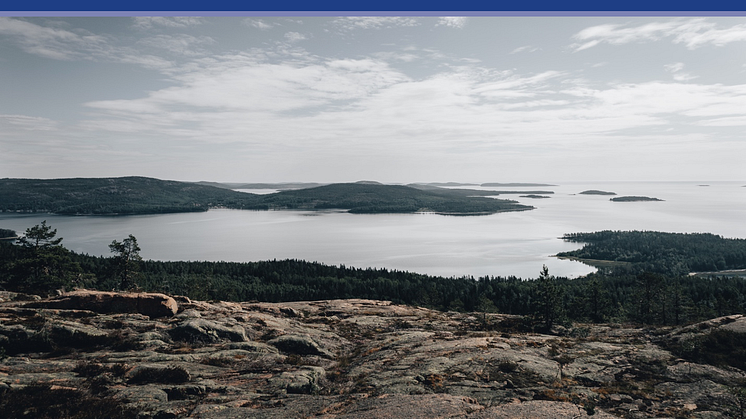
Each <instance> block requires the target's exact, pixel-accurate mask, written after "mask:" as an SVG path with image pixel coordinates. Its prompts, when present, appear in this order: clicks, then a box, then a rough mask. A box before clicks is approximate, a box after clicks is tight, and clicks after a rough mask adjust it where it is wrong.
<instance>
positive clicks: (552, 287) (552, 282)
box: [535, 265, 562, 330]
mask: <svg viewBox="0 0 746 419" xmlns="http://www.w3.org/2000/svg"><path fill="white" fill-rule="evenodd" d="M535 287H536V302H535V314H536V315H537V317H538V318H539V320H540V321H541V323H542V325H543V327H544V329H545V330H549V329H551V328H552V326H554V323H555V322H557V320H559V318H560V317H561V314H562V288H561V287H560V286H559V285H558V284H557V280H556V279H555V278H554V276H552V275H549V268H547V266H546V265H544V266H543V268H542V270H541V272H540V274H539V278H538V279H537V280H536V285H535Z"/></svg>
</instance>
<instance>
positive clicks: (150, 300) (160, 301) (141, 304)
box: [26, 290, 179, 318]
mask: <svg viewBox="0 0 746 419" xmlns="http://www.w3.org/2000/svg"><path fill="white" fill-rule="evenodd" d="M26 306H27V307H39V308H56V309H66V310H90V311H93V312H96V313H102V314H107V313H140V314H144V315H146V316H149V317H153V318H158V317H171V316H173V315H175V314H176V312H177V311H178V309H179V306H178V305H177V304H176V300H174V299H173V298H171V297H169V296H167V295H165V294H157V293H135V292H122V293H120V292H106V291H92V290H78V291H72V292H69V293H66V294H63V295H61V296H59V297H57V298H54V299H51V300H46V301H39V302H33V303H30V304H26Z"/></svg>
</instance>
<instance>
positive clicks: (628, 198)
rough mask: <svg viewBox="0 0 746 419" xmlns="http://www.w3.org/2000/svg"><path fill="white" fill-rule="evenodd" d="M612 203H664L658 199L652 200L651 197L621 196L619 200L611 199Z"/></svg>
mask: <svg viewBox="0 0 746 419" xmlns="http://www.w3.org/2000/svg"><path fill="white" fill-rule="evenodd" d="M610 201H614V202H646V201H663V200H662V199H658V198H651V197H649V196H620V197H617V198H611V199H610Z"/></svg>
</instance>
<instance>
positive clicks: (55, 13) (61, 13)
mask: <svg viewBox="0 0 746 419" xmlns="http://www.w3.org/2000/svg"><path fill="white" fill-rule="evenodd" d="M0 16H10V17H131V16H202V17H211V16H216V17H217V16H257V17H272V16H275V17H282V16H287V17H291V16H296V17H302V16H309V17H313V16H317V17H324V16H330V17H333V16H413V17H416V16H420V17H429V16H464V17H476V16H506V17H510V16H515V17H520V16H524V17H531V16H536V17H541V16H547V17H549V16H558V17H562V16H564V17H586V16H588V17H592V16H608V17H614V16H619V17H644V16H651V17H655V16H662V17H709V16H713V17H715V16H746V10H700V11H692V10H575V11H568V10H544V11H535V10H523V11H513V10H480V11H473V10H468V11H463V10H452V11H445V10H443V11H430V10H422V11H411V10H408V11H391V10H388V11H377V10H365V11H360V10H345V11H339V10H328V11H326V10H325V11H319V10H295V11H288V10H274V11H268V10H221V11H216V10H173V11H166V10H142V9H140V10H43V11H40V10H0Z"/></svg>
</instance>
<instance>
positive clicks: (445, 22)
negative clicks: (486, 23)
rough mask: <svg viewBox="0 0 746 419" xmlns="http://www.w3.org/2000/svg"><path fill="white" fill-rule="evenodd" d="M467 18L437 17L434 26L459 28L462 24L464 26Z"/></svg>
mask: <svg viewBox="0 0 746 419" xmlns="http://www.w3.org/2000/svg"><path fill="white" fill-rule="evenodd" d="M466 22H467V18H466V17H463V16H459V17H448V16H443V17H440V18H438V23H436V24H435V26H445V27H448V28H456V29H461V28H463V27H464V26H466Z"/></svg>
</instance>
